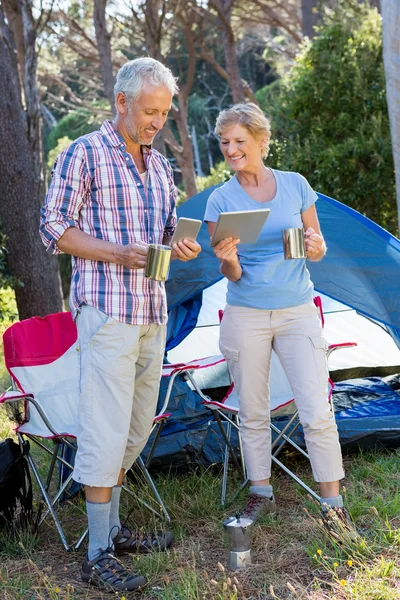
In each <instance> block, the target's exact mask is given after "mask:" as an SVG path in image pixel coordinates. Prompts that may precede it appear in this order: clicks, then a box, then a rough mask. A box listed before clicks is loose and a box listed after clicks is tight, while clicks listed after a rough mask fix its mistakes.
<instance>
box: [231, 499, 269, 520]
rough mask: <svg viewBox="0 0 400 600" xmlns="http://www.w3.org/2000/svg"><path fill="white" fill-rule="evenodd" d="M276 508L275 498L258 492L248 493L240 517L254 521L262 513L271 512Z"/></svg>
mask: <svg viewBox="0 0 400 600" xmlns="http://www.w3.org/2000/svg"><path fill="white" fill-rule="evenodd" d="M275 510H276V506H275V498H274V497H273V496H272V498H267V497H266V496H259V495H258V494H249V496H248V500H247V503H246V506H245V507H244V509H243V510H242V512H241V513H240V516H241V517H244V518H245V519H250V520H251V521H256V520H257V519H258V518H259V517H261V516H262V515H266V514H268V513H273V512H275Z"/></svg>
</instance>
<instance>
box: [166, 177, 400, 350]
mask: <svg viewBox="0 0 400 600" xmlns="http://www.w3.org/2000/svg"><path fill="white" fill-rule="evenodd" d="M213 189H215V188H209V189H207V190H205V191H203V192H201V193H200V194H197V195H196V196H194V197H193V198H191V199H190V200H188V201H187V202H185V203H184V204H183V205H182V206H180V207H179V208H178V211H177V212H178V216H179V217H190V218H192V219H201V220H202V219H203V216H204V211H205V207H206V203H207V199H208V197H209V195H210V193H211V192H212V191H213ZM318 196H319V200H318V202H317V203H316V207H317V212H318V218H319V221H320V224H321V230H322V232H323V234H324V238H325V240H326V243H327V246H328V249H329V251H328V253H327V255H326V257H325V258H324V260H323V262H321V263H308V265H307V266H308V268H309V270H310V273H311V279H312V281H313V282H314V286H315V289H316V290H317V291H319V292H321V293H323V294H325V295H326V296H330V297H331V298H333V299H334V300H338V301H339V302H342V303H343V304H347V305H348V306H351V307H352V308H354V309H355V310H357V311H358V312H359V313H361V314H363V315H365V316H367V317H370V318H372V319H375V320H376V321H379V322H380V323H383V324H384V325H386V326H387V327H388V328H389V330H390V333H391V335H392V337H393V338H394V340H395V341H396V343H397V345H398V346H399V347H400V240H398V239H397V238H395V237H394V236H392V235H391V234H390V233H388V232H387V231H385V230H384V229H382V228H381V227H379V225H377V224H376V223H374V222H373V221H371V220H370V219H368V218H367V217H364V216H363V215H361V214H360V213H358V212H357V211H355V210H353V209H351V208H349V207H348V206H345V205H344V204H341V203H340V202H338V201H337V200H333V199H332V198H329V197H328V196H324V195H323V194H318ZM198 241H199V243H200V244H201V246H202V248H203V251H202V252H201V254H200V255H199V257H198V258H197V259H196V261H193V262H188V263H181V262H180V261H174V262H173V263H172V266H171V272H170V277H169V280H168V281H167V286H166V287H167V296H168V307H169V324H168V335H167V350H170V349H171V348H174V347H175V346H176V345H178V344H179V342H180V341H181V340H182V339H184V337H185V336H186V335H187V334H188V333H190V331H191V330H192V329H193V327H195V325H196V319H197V315H198V312H199V310H200V307H201V292H202V291H203V290H204V289H205V288H207V287H208V286H210V285H212V284H214V283H216V282H217V281H218V280H219V279H221V274H220V272H219V264H218V260H217V259H216V258H215V256H214V254H213V251H212V248H210V245H209V236H208V233H207V227H206V225H205V224H204V223H203V225H202V227H201V230H200V234H199V237H198Z"/></svg>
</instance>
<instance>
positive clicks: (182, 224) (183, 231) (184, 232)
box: [171, 217, 202, 246]
mask: <svg viewBox="0 0 400 600" xmlns="http://www.w3.org/2000/svg"><path fill="white" fill-rule="evenodd" d="M201 224H202V221H199V220H198V219H188V218H186V217H180V219H179V220H178V223H177V225H176V229H175V232H174V235H173V236H172V240H171V246H172V244H176V243H177V242H180V241H182V240H190V241H192V242H195V241H196V238H197V234H198V233H199V230H200V227H201Z"/></svg>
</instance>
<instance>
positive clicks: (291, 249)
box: [282, 227, 307, 259]
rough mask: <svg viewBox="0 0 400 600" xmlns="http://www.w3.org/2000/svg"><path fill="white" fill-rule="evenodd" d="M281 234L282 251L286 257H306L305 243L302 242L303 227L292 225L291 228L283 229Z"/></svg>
mask: <svg viewBox="0 0 400 600" xmlns="http://www.w3.org/2000/svg"><path fill="white" fill-rule="evenodd" d="M282 236H283V252H284V256H285V258H286V259H289V258H306V256H307V254H306V245H305V242H304V229H303V228H302V227H294V228H292V229H284V230H283V231H282Z"/></svg>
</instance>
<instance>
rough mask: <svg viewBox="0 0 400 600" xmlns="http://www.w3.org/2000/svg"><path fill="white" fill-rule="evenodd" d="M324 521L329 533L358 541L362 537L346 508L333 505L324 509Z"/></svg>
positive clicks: (340, 537) (343, 538)
mask: <svg viewBox="0 0 400 600" xmlns="http://www.w3.org/2000/svg"><path fill="white" fill-rule="evenodd" d="M322 522H323V524H324V526H325V527H326V529H327V530H328V531H329V533H333V534H334V536H335V537H338V538H339V539H342V540H345V539H347V540H351V541H357V540H358V539H360V538H361V536H360V534H359V533H358V531H357V529H356V526H355V525H354V523H353V521H352V519H351V517H350V515H349V513H348V512H347V510H346V509H345V508H339V507H338V506H331V507H329V508H328V510H323V511H322Z"/></svg>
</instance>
